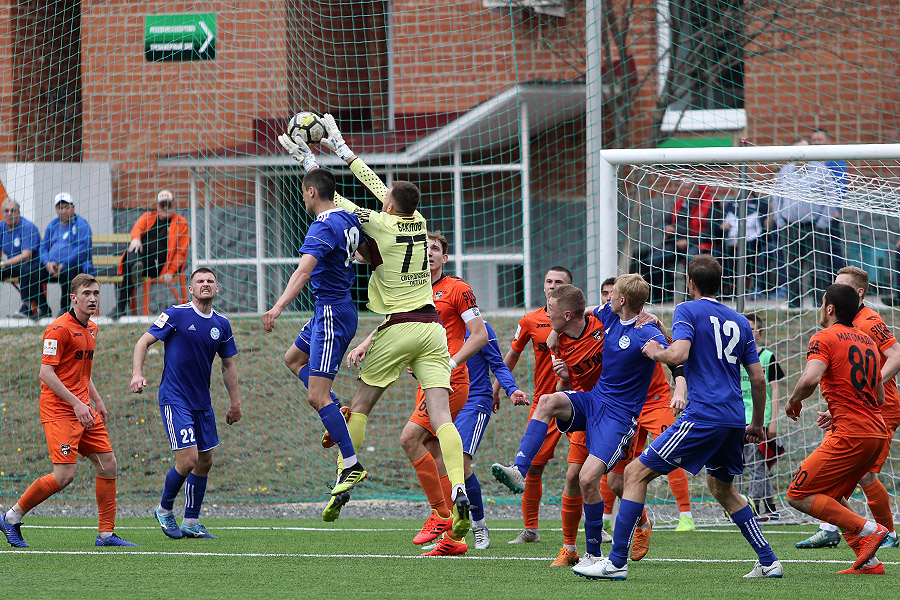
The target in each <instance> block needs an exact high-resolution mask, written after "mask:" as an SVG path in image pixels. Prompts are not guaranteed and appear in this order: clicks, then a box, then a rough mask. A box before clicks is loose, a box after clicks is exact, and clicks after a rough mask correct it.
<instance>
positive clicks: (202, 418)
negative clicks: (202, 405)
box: [159, 404, 219, 452]
mask: <svg viewBox="0 0 900 600" xmlns="http://www.w3.org/2000/svg"><path fill="white" fill-rule="evenodd" d="M159 414H160V415H162V421H163V427H164V428H165V430H166V435H167V436H169V445H170V446H172V450H182V449H184V448H190V447H191V446H197V451H198V452H206V451H207V450H212V449H213V448H215V447H216V446H218V445H219V432H218V431H217V430H216V415H215V414H214V413H213V409H212V407H210V408H207V409H204V410H191V409H189V408H185V407H183V406H180V405H178V404H162V405H160V407H159Z"/></svg>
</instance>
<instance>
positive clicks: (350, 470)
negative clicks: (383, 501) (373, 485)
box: [331, 463, 369, 496]
mask: <svg viewBox="0 0 900 600" xmlns="http://www.w3.org/2000/svg"><path fill="white" fill-rule="evenodd" d="M368 475H369V474H368V473H367V472H366V470H365V469H364V468H363V466H362V464H361V463H356V464H355V465H353V466H352V467H347V468H346V469H344V470H343V471H341V475H340V477H338V481H337V483H336V484H335V486H334V488H332V490H331V495H332V496H337V495H338V494H342V493H344V492H349V491H350V489H351V488H353V486H355V485H356V484H358V483H360V482H362V480H363V479H365V478H366V477H367V476H368Z"/></svg>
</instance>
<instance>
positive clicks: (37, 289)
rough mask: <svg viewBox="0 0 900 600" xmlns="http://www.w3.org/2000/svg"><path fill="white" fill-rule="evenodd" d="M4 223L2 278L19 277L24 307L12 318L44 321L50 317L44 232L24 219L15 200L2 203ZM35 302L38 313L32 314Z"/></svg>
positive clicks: (0, 233)
mask: <svg viewBox="0 0 900 600" xmlns="http://www.w3.org/2000/svg"><path fill="white" fill-rule="evenodd" d="M2 211H3V223H2V224H0V251H2V252H3V254H4V258H3V260H0V279H10V278H13V277H15V278H18V280H19V294H20V295H21V296H22V306H21V307H20V308H19V312H17V313H13V314H11V315H10V317H13V318H19V319H23V318H26V317H30V318H37V319H39V318H41V317H46V316H47V315H49V314H50V307H49V306H47V297H46V296H45V294H44V291H43V288H42V286H41V260H40V258H39V257H38V253H39V251H40V247H41V232H40V231H38V228H37V227H36V226H35V224H34V223H32V222H31V221H29V220H28V219H26V218H24V217H23V216H22V215H21V213H20V211H21V209H20V207H19V203H18V202H16V201H15V200H13V199H12V198H7V199H6V200H4V201H3V205H2ZM32 302H33V303H34V304H35V305H36V307H35V308H36V309H37V311H36V312H34V311H32V307H31V304H32Z"/></svg>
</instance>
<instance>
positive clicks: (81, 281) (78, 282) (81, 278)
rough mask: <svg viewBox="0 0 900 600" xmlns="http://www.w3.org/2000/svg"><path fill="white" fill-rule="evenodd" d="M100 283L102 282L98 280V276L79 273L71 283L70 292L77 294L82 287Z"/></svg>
mask: <svg viewBox="0 0 900 600" xmlns="http://www.w3.org/2000/svg"><path fill="white" fill-rule="evenodd" d="M95 283H96V284H97V285H100V282H99V281H97V278H96V277H94V276H93V275H90V274H88V273H79V274H78V275H76V276H75V277H74V278H73V279H72V283H71V284H69V293H70V294H72V295H74V296H77V295H78V292H79V291H81V289H82V288H86V287H88V286H91V285H94V284H95Z"/></svg>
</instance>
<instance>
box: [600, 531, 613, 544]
mask: <svg viewBox="0 0 900 600" xmlns="http://www.w3.org/2000/svg"><path fill="white" fill-rule="evenodd" d="M600 543H601V544H611V543H612V536H611V535H609V532H608V531H606V530H605V529H604V530H602V531H601V532H600Z"/></svg>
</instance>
